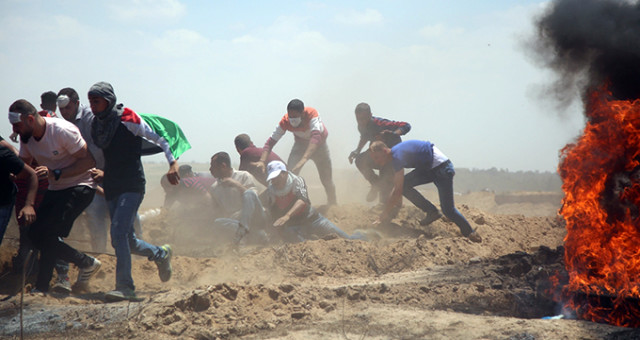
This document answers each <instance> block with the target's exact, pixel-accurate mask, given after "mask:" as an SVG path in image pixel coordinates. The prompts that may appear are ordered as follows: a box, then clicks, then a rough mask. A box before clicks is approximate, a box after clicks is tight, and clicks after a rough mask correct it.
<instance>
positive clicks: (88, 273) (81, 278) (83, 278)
mask: <svg viewBox="0 0 640 340" xmlns="http://www.w3.org/2000/svg"><path fill="white" fill-rule="evenodd" d="M101 265H102V263H101V262H100V260H98V259H97V258H95V257H94V258H93V264H92V265H90V266H89V267H87V268H80V272H78V280H77V281H76V283H74V284H73V286H74V287H86V285H87V283H88V282H89V279H90V278H91V277H92V276H94V275H96V273H98V272H99V271H100V266H101Z"/></svg>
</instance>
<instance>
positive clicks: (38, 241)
mask: <svg viewBox="0 0 640 340" xmlns="http://www.w3.org/2000/svg"><path fill="white" fill-rule="evenodd" d="M94 194H95V190H94V189H92V188H89V187H87V186H84V185H79V186H75V187H71V188H67V189H64V190H55V191H53V190H48V191H47V192H46V193H45V194H44V198H43V199H42V203H40V206H39V207H38V210H37V211H36V216H37V219H36V221H35V222H34V223H33V224H32V225H31V226H30V228H29V238H30V239H31V242H32V243H33V245H34V246H35V247H36V249H38V250H39V251H40V265H39V271H38V278H37V280H36V288H37V289H39V290H40V291H43V292H46V291H48V290H49V281H51V277H52V275H53V267H54V265H55V262H56V260H57V259H58V258H59V259H61V260H63V261H66V262H70V263H73V264H75V265H76V266H78V267H79V268H86V267H88V266H90V265H91V264H92V263H93V262H92V261H93V260H92V258H91V257H89V256H87V255H85V254H83V253H81V252H79V251H77V250H76V249H74V248H72V247H71V246H69V245H68V244H66V243H64V242H63V241H62V239H61V238H62V237H67V236H69V232H70V231H71V227H73V222H74V221H75V220H76V218H77V217H78V216H80V214H81V213H82V211H83V210H84V209H85V208H86V207H87V206H88V205H89V204H90V203H91V200H93V195H94Z"/></svg>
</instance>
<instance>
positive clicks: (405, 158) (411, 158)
mask: <svg viewBox="0 0 640 340" xmlns="http://www.w3.org/2000/svg"><path fill="white" fill-rule="evenodd" d="M391 156H392V157H393V160H392V161H391V164H392V165H393V170H395V171H399V170H402V169H404V168H421V169H425V168H426V169H431V165H432V164H433V144H431V142H429V141H422V140H408V141H404V142H401V143H399V144H396V146H394V147H392V148H391Z"/></svg>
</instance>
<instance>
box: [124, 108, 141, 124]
mask: <svg viewBox="0 0 640 340" xmlns="http://www.w3.org/2000/svg"><path fill="white" fill-rule="evenodd" d="M120 121H122V122H126V123H133V124H140V122H141V121H142V118H140V115H138V114H137V113H136V112H135V111H133V110H132V109H130V108H128V107H125V108H124V110H123V111H122V116H120Z"/></svg>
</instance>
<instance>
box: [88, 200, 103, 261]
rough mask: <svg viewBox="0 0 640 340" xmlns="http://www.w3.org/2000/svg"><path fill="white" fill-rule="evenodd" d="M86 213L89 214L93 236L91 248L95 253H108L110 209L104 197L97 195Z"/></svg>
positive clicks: (90, 229)
mask: <svg viewBox="0 0 640 340" xmlns="http://www.w3.org/2000/svg"><path fill="white" fill-rule="evenodd" d="M85 213H86V214H87V220H88V221H87V222H88V224H89V233H90V234H91V248H92V249H93V251H95V252H99V253H104V252H106V251H107V217H109V216H108V214H109V209H108V206H107V201H106V200H105V198H104V196H101V195H97V194H96V195H95V196H94V197H93V201H92V202H91V204H89V206H88V207H87V209H85Z"/></svg>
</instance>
